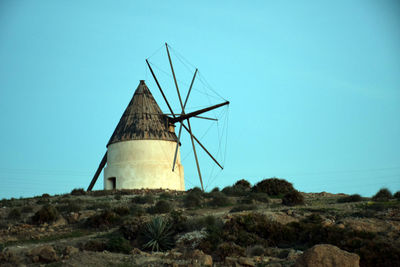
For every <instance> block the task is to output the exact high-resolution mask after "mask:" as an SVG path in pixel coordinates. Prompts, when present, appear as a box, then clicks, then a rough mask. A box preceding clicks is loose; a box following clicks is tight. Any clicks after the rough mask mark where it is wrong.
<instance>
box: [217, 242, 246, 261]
mask: <svg viewBox="0 0 400 267" xmlns="http://www.w3.org/2000/svg"><path fill="white" fill-rule="evenodd" d="M214 255H215V256H216V258H217V260H219V261H224V260H225V258H226V257H228V256H229V257H245V256H246V250H245V249H244V248H242V247H240V246H238V245H236V244H235V243H233V242H224V243H222V244H220V245H219V246H218V247H217V250H216V251H215V253H214Z"/></svg>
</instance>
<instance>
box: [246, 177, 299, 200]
mask: <svg viewBox="0 0 400 267" xmlns="http://www.w3.org/2000/svg"><path fill="white" fill-rule="evenodd" d="M294 190H295V189H294V188H293V185H292V184H291V183H289V182H288V181H286V180H283V179H278V178H270V179H264V180H262V181H260V182H258V183H257V184H256V185H255V186H253V187H252V191H253V192H261V193H266V194H268V195H269V196H282V195H285V194H287V193H289V192H291V191H294Z"/></svg>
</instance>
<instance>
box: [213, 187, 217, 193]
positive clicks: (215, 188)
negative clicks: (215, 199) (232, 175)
mask: <svg viewBox="0 0 400 267" xmlns="http://www.w3.org/2000/svg"><path fill="white" fill-rule="evenodd" d="M214 192H219V187H214V188H213V190H211V193H214Z"/></svg>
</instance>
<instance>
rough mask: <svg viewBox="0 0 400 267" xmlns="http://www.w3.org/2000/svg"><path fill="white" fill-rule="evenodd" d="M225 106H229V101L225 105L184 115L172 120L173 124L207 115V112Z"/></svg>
mask: <svg viewBox="0 0 400 267" xmlns="http://www.w3.org/2000/svg"><path fill="white" fill-rule="evenodd" d="M225 105H229V101H226V102H224V103H221V104H217V105H214V106H211V107H208V108H203V109H200V110H197V111H194V112H190V113H187V114H184V115H182V116H179V117H174V118H171V122H172V123H175V122H181V121H183V120H186V119H188V118H191V117H194V116H197V115H200V114H202V113H205V112H207V111H210V110H213V109H216V108H219V107H222V106H225Z"/></svg>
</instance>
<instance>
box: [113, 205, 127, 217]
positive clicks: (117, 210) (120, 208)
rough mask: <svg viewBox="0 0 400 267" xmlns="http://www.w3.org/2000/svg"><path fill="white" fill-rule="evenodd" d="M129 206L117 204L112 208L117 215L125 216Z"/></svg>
mask: <svg viewBox="0 0 400 267" xmlns="http://www.w3.org/2000/svg"><path fill="white" fill-rule="evenodd" d="M129 211H130V210H129V208H128V207H127V206H118V207H115V208H114V212H115V213H116V214H118V215H119V216H125V215H128V214H129Z"/></svg>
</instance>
